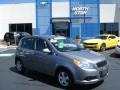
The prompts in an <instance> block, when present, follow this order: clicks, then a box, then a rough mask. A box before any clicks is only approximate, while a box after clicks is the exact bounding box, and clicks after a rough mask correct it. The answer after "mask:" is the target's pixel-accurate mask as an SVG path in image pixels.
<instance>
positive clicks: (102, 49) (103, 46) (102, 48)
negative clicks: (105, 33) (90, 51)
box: [100, 43, 106, 52]
mask: <svg viewBox="0 0 120 90" xmlns="http://www.w3.org/2000/svg"><path fill="white" fill-rule="evenodd" d="M105 50H106V45H105V44H104V43H103V44H102V45H101V47H100V51H102V52H103V51H105Z"/></svg>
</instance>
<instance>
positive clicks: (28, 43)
mask: <svg viewBox="0 0 120 90" xmlns="http://www.w3.org/2000/svg"><path fill="white" fill-rule="evenodd" d="M21 47H22V48H25V49H30V50H34V39H33V38H27V39H24V40H23V42H22V44H21Z"/></svg>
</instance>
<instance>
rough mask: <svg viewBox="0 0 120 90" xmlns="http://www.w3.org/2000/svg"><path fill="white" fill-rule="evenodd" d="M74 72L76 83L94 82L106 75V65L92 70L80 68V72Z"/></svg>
mask: <svg viewBox="0 0 120 90" xmlns="http://www.w3.org/2000/svg"><path fill="white" fill-rule="evenodd" d="M76 74H77V77H76V80H75V83H76V84H95V83H97V82H99V81H102V80H104V79H105V78H106V77H107V76H108V66H107V65H106V66H104V67H101V68H98V69H92V70H82V72H80V73H76Z"/></svg>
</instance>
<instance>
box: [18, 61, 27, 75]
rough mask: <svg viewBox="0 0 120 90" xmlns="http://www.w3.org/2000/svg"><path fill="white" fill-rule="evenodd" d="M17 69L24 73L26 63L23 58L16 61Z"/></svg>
mask: <svg viewBox="0 0 120 90" xmlns="http://www.w3.org/2000/svg"><path fill="white" fill-rule="evenodd" d="M16 69H17V71H18V72H19V73H23V72H24V71H25V68H24V65H23V63H22V61H21V60H17V61H16Z"/></svg>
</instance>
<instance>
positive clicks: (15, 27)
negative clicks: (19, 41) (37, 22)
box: [9, 23, 32, 35]
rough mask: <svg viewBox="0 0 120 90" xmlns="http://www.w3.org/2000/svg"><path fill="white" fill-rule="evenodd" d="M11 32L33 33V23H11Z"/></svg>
mask: <svg viewBox="0 0 120 90" xmlns="http://www.w3.org/2000/svg"><path fill="white" fill-rule="evenodd" d="M9 31H10V32H28V33H29V34H31V35H32V23H20V24H9Z"/></svg>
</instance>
